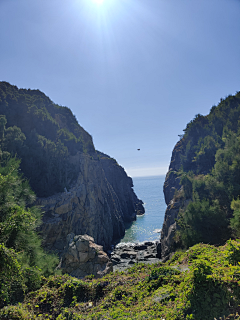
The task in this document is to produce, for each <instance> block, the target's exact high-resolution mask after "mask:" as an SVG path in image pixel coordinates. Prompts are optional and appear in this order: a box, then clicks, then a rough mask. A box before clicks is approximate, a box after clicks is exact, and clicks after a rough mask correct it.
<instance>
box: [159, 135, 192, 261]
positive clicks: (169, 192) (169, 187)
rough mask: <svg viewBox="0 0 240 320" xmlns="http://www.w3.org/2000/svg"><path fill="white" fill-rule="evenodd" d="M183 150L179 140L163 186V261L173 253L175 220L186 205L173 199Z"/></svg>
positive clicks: (176, 189) (181, 142)
mask: <svg viewBox="0 0 240 320" xmlns="http://www.w3.org/2000/svg"><path fill="white" fill-rule="evenodd" d="M183 148H184V142H183V140H180V141H179V142H178V143H177V144H176V146H175V148H174V150H173V152H172V157H171V163H170V166H169V170H168V173H167V175H166V179H165V182H164V186H163V192H164V197H165V202H166V204H167V209H166V212H165V217H164V222H163V227H162V231H161V258H162V259H163V260H167V259H168V257H169V255H170V254H171V252H172V251H174V246H175V241H174V235H175V232H176V228H177V226H176V218H177V217H178V213H179V209H180V207H183V206H185V205H187V203H182V201H181V200H180V199H177V198H174V195H175V194H176V192H177V191H180V189H181V185H180V179H179V177H178V175H177V171H178V170H179V169H180V166H181V161H180V159H181V154H182V150H183Z"/></svg>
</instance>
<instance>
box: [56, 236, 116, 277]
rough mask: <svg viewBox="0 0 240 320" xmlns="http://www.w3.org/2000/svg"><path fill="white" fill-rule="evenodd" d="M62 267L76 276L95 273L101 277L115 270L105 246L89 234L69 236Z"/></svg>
mask: <svg viewBox="0 0 240 320" xmlns="http://www.w3.org/2000/svg"><path fill="white" fill-rule="evenodd" d="M60 268H61V269H62V272H63V273H68V274H70V275H71V276H73V277H76V278H84V277H85V276H87V275H94V276H95V277H96V278H101V277H103V276H104V275H106V274H107V273H109V272H112V271H113V266H112V262H111V261H110V259H109V258H108V255H107V254H106V253H105V252H104V251H103V247H102V246H100V245H98V244H96V243H95V242H94V239H93V238H92V237H90V236H88V235H86V234H85V235H77V236H74V235H73V234H72V233H71V234H69V235H68V236H67V246H66V248H65V250H64V252H63V255H62V259H61V263H60Z"/></svg>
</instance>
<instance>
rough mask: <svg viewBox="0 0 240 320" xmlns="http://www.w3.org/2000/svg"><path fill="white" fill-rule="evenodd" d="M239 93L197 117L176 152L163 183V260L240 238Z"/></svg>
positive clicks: (189, 124) (185, 130) (177, 145)
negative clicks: (178, 252) (204, 245)
mask: <svg viewBox="0 0 240 320" xmlns="http://www.w3.org/2000/svg"><path fill="white" fill-rule="evenodd" d="M239 119H240V92H237V93H236V95H235V96H232V95H230V96H228V97H227V98H225V99H224V100H223V99H221V100H220V103H219V104H218V106H213V107H212V108H211V111H210V113H209V114H208V115H207V116H203V115H200V114H198V115H196V116H195V118H194V119H193V120H192V121H190V122H189V123H188V124H187V126H186V128H185V129H184V130H183V131H184V135H182V136H181V140H180V141H179V142H178V143H177V144H176V146H175V147H174V150H173V152H172V157H171V163H170V166H169V170H168V173H167V175H166V179H165V183H164V195H165V201H166V204H167V209H166V212H165V217H164V223H163V227H162V233H161V256H162V258H163V259H164V260H166V259H168V257H169V255H170V254H171V253H172V252H174V251H176V250H177V249H178V248H181V249H187V248H189V247H190V246H193V245H194V244H197V243H199V242H201V243H207V244H213V245H222V244H224V243H225V242H226V240H227V239H229V238H234V237H235V238H236V236H237V235H238V234H239V230H240V223H239V212H238V209H237V207H238V202H240V201H239V195H240V184H239V179H240V165H239V163H240V161H239V154H240V130H239V124H240V122H239Z"/></svg>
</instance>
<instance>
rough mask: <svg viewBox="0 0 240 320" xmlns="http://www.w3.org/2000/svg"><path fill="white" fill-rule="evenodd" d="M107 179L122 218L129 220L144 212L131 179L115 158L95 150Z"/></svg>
mask: <svg viewBox="0 0 240 320" xmlns="http://www.w3.org/2000/svg"><path fill="white" fill-rule="evenodd" d="M97 154H98V156H99V159H100V162H101V165H102V167H103V170H104V173H105V176H106V178H107V181H108V182H109V183H110V185H111V186H112V188H113V190H114V191H115V193H116V194H117V196H118V200H119V205H120V207H121V209H122V212H123V220H124V221H126V222H131V221H133V220H136V215H142V214H144V212H145V210H144V207H143V202H142V201H141V200H139V199H138V198H137V196H136V194H135V193H134V192H132V188H133V181H132V178H130V177H128V176H127V174H126V172H125V171H124V169H123V168H122V167H121V166H120V165H119V164H118V163H117V161H116V160H114V159H112V158H110V157H108V156H106V155H105V154H103V153H101V152H99V151H98V152H97Z"/></svg>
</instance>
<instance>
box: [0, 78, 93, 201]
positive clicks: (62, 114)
mask: <svg viewBox="0 0 240 320" xmlns="http://www.w3.org/2000/svg"><path fill="white" fill-rule="evenodd" d="M0 148H1V150H2V151H3V152H8V153H10V154H11V155H12V156H15V155H17V157H18V158H20V159H21V169H22V172H23V173H24V175H25V176H26V177H27V178H28V179H29V183H30V185H31V187H32V189H33V190H34V191H35V192H36V194H37V195H38V196H39V197H46V196H49V195H52V194H55V193H57V192H62V191H63V190H64V187H68V186H69V185H70V184H71V183H72V182H73V180H74V179H76V175H77V172H76V168H74V166H73V164H72V161H71V157H72V156H75V155H76V154H77V153H78V152H80V153H81V152H84V153H87V154H90V155H91V154H93V153H95V149H94V146H93V142H92V137H91V136H90V135H89V134H88V133H87V132H86V131H85V130H84V129H83V128H82V127H81V126H80V125H79V124H78V122H77V120H76V118H75V116H74V115H73V114H72V112H71V110H70V109H68V108H67V107H61V106H59V105H56V104H54V103H53V102H52V101H51V100H50V99H49V98H48V97H46V96H45V95H44V93H42V92H40V91H39V90H25V89H18V88H17V87H16V86H12V85H10V84H9V83H7V82H0Z"/></svg>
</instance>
